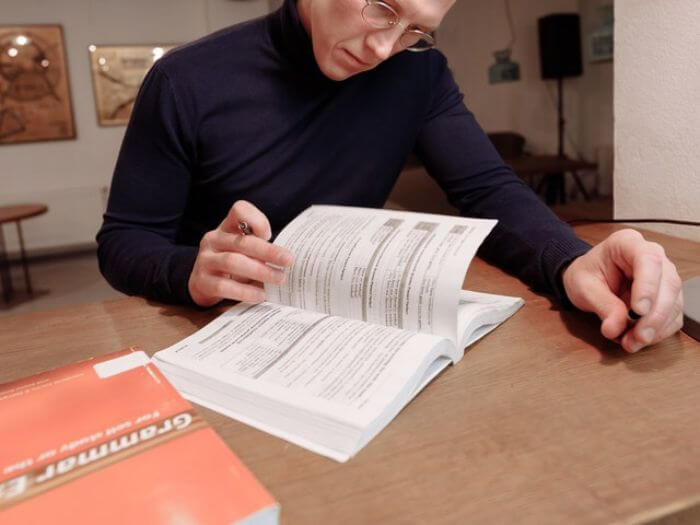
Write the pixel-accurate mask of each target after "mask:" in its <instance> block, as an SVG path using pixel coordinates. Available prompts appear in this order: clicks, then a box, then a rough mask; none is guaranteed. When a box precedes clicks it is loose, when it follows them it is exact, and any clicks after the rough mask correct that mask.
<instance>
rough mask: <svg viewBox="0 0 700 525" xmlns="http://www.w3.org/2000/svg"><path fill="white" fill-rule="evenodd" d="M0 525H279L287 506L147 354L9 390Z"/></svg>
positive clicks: (87, 364) (130, 354) (131, 353)
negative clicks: (281, 510)
mask: <svg viewBox="0 0 700 525" xmlns="http://www.w3.org/2000/svg"><path fill="white" fill-rule="evenodd" d="M0 436H1V437H2V446H1V447H0V523H2V524H3V525H9V524H28V523H100V524H115V525H116V524H122V523H153V524H157V523H164V524H165V523H168V524H172V523H237V524H246V525H253V524H254V525H262V524H265V525H267V524H273V523H278V522H279V507H278V505H277V503H275V500H274V499H273V498H272V496H270V494H269V493H268V492H267V491H266V490H265V489H264V488H263V487H262V485H261V484H260V483H259V482H258V481H257V480H256V479H255V478H254V477H253V475H252V474H251V473H250V471H248V469H247V468H246V467H245V466H244V465H243V464H242V463H241V461H240V460H239V459H238V458H237V457H236V455H235V454H233V452H231V450H230V449H229V448H228V447H227V446H226V445H225V444H224V443H223V441H221V439H220V438H219V437H218V436H217V435H216V433H215V432H214V431H213V430H212V429H211V427H209V426H208V425H207V424H206V422H205V421H204V420H203V419H202V418H201V416H199V414H198V413H197V412H196V411H195V410H193V408H192V405H190V403H189V402H187V401H186V400H185V399H183V398H182V397H181V396H180V395H179V394H178V392H177V391H176V390H175V389H174V388H173V386H172V385H171V384H170V383H169V382H168V381H167V380H166V379H165V377H163V375H162V374H161V373H160V371H159V370H158V368H156V367H155V366H154V365H153V364H152V363H151V362H150V360H149V359H148V356H146V354H144V353H143V352H140V351H136V350H135V349H133V348H132V349H127V350H123V351H120V352H115V353H112V354H108V355H105V356H101V357H98V358H93V359H90V360H87V361H83V362H80V363H76V364H73V365H69V366H66V367H63V368H58V369H55V370H52V371H49V372H45V373H42V374H38V375H34V376H32V377H27V378H25V379H21V380H18V381H14V382H11V383H6V384H4V385H0Z"/></svg>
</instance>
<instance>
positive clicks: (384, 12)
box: [362, 2, 397, 28]
mask: <svg viewBox="0 0 700 525" xmlns="http://www.w3.org/2000/svg"><path fill="white" fill-rule="evenodd" d="M362 18H364V19H365V22H367V23H368V24H369V25H371V26H372V27H377V28H385V27H392V26H395V25H396V22H397V16H396V13H395V12H394V10H393V9H392V8H391V7H389V6H388V5H386V4H384V3H382V2H367V5H366V6H365V7H364V8H362Z"/></svg>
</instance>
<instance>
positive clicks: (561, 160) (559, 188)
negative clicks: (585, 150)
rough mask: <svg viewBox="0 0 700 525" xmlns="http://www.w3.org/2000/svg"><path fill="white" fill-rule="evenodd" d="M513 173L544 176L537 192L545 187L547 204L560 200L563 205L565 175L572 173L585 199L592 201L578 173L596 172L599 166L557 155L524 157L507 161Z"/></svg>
mask: <svg viewBox="0 0 700 525" xmlns="http://www.w3.org/2000/svg"><path fill="white" fill-rule="evenodd" d="M505 162H506V164H508V165H509V166H510V167H511V168H513V171H514V172H515V173H517V174H518V175H520V176H521V177H523V178H525V177H532V176H533V175H544V178H543V179H542V180H541V182H540V184H539V185H538V187H537V189H536V191H537V193H539V192H540V190H541V189H542V188H543V187H544V188H545V192H546V195H545V199H546V201H547V204H556V202H557V200H559V201H560V202H561V203H562V204H563V203H565V202H566V192H565V191H564V174H565V173H571V176H572V177H573V178H574V182H575V183H576V186H577V187H578V189H579V190H580V191H581V193H582V194H583V198H584V199H586V200H590V197H589V195H588V191H586V187H585V186H584V185H583V182H581V179H580V177H579V176H578V172H579V171H581V170H596V169H598V165H597V164H595V163H593V162H587V161H584V160H576V159H570V158H568V157H559V156H557V155H523V156H521V157H516V158H512V159H505Z"/></svg>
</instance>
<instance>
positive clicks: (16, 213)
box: [0, 204, 49, 302]
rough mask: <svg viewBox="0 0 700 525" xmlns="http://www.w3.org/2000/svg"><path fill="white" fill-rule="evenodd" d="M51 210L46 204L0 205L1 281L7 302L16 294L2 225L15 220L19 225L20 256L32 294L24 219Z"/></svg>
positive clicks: (28, 291)
mask: <svg viewBox="0 0 700 525" xmlns="http://www.w3.org/2000/svg"><path fill="white" fill-rule="evenodd" d="M48 210H49V208H48V206H46V205H45V204H15V205H11V206H0V283H1V284H2V294H3V297H4V299H5V302H9V300H10V299H11V298H12V296H13V295H14V289H13V287H12V274H11V273H10V260H9V258H8V257H7V251H6V249H5V236H4V235H3V230H2V225H3V224H5V223H6V222H14V223H15V225H16V226H17V238H18V239H19V250H20V257H21V259H22V267H23V269H24V282H25V284H26V287H27V293H28V294H30V295H31V294H32V293H33V290H32V281H31V279H30V277H29V264H28V263H27V254H26V252H25V250H24V236H23V235H22V225H21V224H20V223H21V222H22V220H23V219H29V218H30V217H36V216H37V215H42V214H44V213H46V212H47V211H48Z"/></svg>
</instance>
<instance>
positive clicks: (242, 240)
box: [207, 230, 293, 273]
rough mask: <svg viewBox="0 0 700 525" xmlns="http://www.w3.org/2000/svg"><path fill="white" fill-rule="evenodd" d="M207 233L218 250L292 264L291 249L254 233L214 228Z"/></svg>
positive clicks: (212, 246)
mask: <svg viewBox="0 0 700 525" xmlns="http://www.w3.org/2000/svg"><path fill="white" fill-rule="evenodd" d="M207 235H209V237H208V239H207V242H208V243H209V245H210V246H211V248H212V249H213V250H214V251H217V252H233V253H242V254H244V255H247V256H248V257H253V258H255V259H258V260H260V261H263V262H266V263H270V264H274V265H277V266H282V267H287V266H291V264H292V262H293V257H292V254H291V252H290V251H289V250H287V249H286V248H283V247H282V246H277V245H275V244H271V243H269V242H268V241H266V240H263V239H261V238H259V237H256V236H254V235H238V234H231V233H226V232H224V231H221V230H214V231H213V232H211V234H207ZM229 273H234V272H229Z"/></svg>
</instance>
